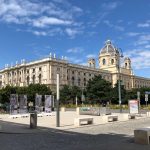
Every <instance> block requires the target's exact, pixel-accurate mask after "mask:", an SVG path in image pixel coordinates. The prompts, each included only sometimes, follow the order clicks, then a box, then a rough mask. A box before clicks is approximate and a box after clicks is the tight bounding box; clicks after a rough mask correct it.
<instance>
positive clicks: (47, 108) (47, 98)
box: [45, 95, 52, 113]
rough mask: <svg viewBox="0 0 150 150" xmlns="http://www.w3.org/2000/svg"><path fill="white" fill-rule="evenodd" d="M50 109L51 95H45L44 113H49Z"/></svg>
mask: <svg viewBox="0 0 150 150" xmlns="http://www.w3.org/2000/svg"><path fill="white" fill-rule="evenodd" d="M51 107H52V95H45V112H46V113H50V112H51Z"/></svg>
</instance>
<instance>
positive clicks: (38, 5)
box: [0, 0, 83, 36]
mask: <svg viewBox="0 0 150 150" xmlns="http://www.w3.org/2000/svg"><path fill="white" fill-rule="evenodd" d="M82 12H83V10H82V9H81V8H79V7H77V6H73V5H72V4H71V3H69V2H68V1H64V0H63V1H62V0H53V1H50V2H48V1H47V2H42V1H35V0H25V1H23V0H0V22H3V23H9V24H11V23H15V24H20V25H21V24H25V25H26V28H27V29H26V30H28V29H29V28H31V27H36V30H35V34H36V35H38V34H40V33H38V32H40V31H38V32H36V31H37V28H41V27H42V28H45V29H46V30H47V28H51V26H53V28H55V26H67V28H69V27H70V26H71V25H73V26H74V27H75V26H78V25H79V24H81V23H80V22H77V21H76V18H77V16H80V15H81V14H82ZM20 28H21V27H20ZM56 28H57V27H56ZM61 28H63V27H61ZM33 30H34V28H33ZM67 31H68V32H67V33H68V35H69V36H70V35H75V34H77V32H78V31H75V30H74V31H73V30H72V31H71V30H67ZM43 32H46V31H43ZM33 33H34V32H33ZM42 34H43V33H42ZM43 35H44V34H43Z"/></svg>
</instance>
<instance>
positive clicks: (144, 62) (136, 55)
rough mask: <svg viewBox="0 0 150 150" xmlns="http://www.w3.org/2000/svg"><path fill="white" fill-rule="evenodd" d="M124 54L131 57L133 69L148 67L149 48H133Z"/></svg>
mask: <svg viewBox="0 0 150 150" xmlns="http://www.w3.org/2000/svg"><path fill="white" fill-rule="evenodd" d="M124 54H125V56H128V57H130V58H131V62H132V66H133V68H134V69H145V68H150V52H149V50H141V49H134V50H129V51H127V52H125V53H124Z"/></svg>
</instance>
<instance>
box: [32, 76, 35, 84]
mask: <svg viewBox="0 0 150 150" xmlns="http://www.w3.org/2000/svg"><path fill="white" fill-rule="evenodd" d="M32 79H33V84H35V75H33V78H32Z"/></svg>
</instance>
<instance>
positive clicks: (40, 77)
mask: <svg viewBox="0 0 150 150" xmlns="http://www.w3.org/2000/svg"><path fill="white" fill-rule="evenodd" d="M41 79H42V76H41V74H40V75H39V84H41Z"/></svg>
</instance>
